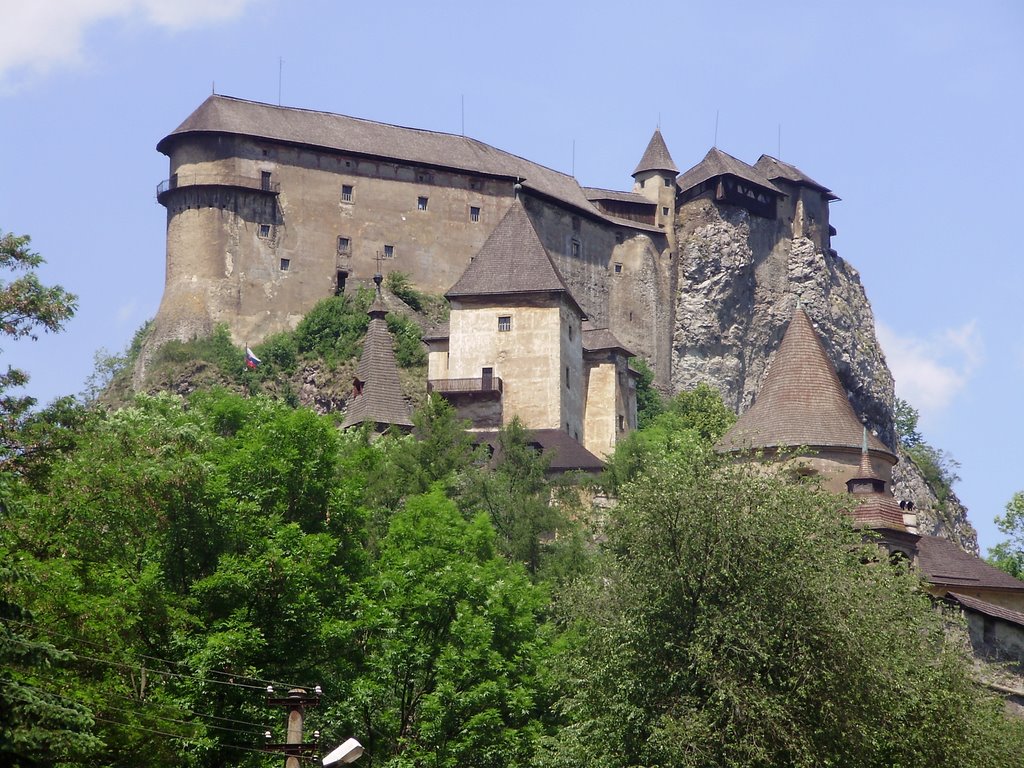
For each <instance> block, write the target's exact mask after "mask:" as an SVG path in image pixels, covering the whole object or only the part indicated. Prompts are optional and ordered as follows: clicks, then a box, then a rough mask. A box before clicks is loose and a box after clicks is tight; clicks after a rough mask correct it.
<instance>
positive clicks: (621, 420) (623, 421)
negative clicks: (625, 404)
mask: <svg viewBox="0 0 1024 768" xmlns="http://www.w3.org/2000/svg"><path fill="white" fill-rule="evenodd" d="M625 431H626V417H625V416H623V415H622V414H621V413H620V414H619V432H625Z"/></svg>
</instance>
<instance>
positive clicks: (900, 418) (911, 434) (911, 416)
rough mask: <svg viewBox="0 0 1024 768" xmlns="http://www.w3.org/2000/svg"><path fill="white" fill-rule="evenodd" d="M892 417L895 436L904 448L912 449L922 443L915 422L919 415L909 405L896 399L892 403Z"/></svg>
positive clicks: (922, 439) (899, 398)
mask: <svg viewBox="0 0 1024 768" xmlns="http://www.w3.org/2000/svg"><path fill="white" fill-rule="evenodd" d="M892 415H893V420H894V421H895V426H896V436H897V437H899V440H900V443H901V444H902V445H903V447H904V448H913V447H914V446H916V445H920V444H921V443H922V442H923V441H924V438H922V437H921V433H920V432H919V431H918V429H917V422H918V419H920V417H921V415H920V414H919V413H918V411H917V409H916V408H914V407H913V406H912V405H911V404H910V403H908V402H907V401H906V400H904V399H903V398H902V397H897V398H896V401H895V402H894V403H893V408H892Z"/></svg>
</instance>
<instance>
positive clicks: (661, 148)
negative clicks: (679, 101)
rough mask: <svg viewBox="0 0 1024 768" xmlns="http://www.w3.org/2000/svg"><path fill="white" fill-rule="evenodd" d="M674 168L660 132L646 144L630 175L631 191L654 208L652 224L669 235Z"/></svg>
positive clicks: (673, 205)
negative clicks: (654, 206)
mask: <svg viewBox="0 0 1024 768" xmlns="http://www.w3.org/2000/svg"><path fill="white" fill-rule="evenodd" d="M678 174H679V169H678V168H676V164H675V162H673V160H672V155H671V154H669V151H668V147H667V146H666V145H665V139H664V137H663V136H662V135H661V130H660V129H655V131H654V135H653V136H651V140H650V141H649V142H648V143H647V149H646V150H644V155H643V157H641V158H640V162H639V163H638V164H637V166H636V170H634V171H633V191H634V192H636V193H637V194H639V195H643V196H644V197H646V198H647V199H648V200H650V201H651V202H652V203H655V204H656V205H657V210H656V211H655V214H654V221H655V223H656V224H657V225H658V226H659V227H664V228H666V229H668V230H670V231H671V229H672V226H671V222H672V221H673V219H674V217H675V212H676V176H677V175H678Z"/></svg>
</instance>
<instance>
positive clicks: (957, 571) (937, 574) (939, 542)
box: [917, 536, 1024, 592]
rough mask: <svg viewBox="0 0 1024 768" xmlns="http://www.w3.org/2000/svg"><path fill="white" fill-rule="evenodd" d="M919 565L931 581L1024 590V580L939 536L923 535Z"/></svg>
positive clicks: (919, 551)
mask: <svg viewBox="0 0 1024 768" xmlns="http://www.w3.org/2000/svg"><path fill="white" fill-rule="evenodd" d="M917 565H918V567H919V568H920V569H921V571H922V572H923V573H924V576H925V579H927V580H928V582H929V583H931V584H937V585H947V586H958V587H976V588H978V589H995V590H1000V591H1005V590H1012V591H1015V592H1024V581H1020V580H1018V579H1015V578H1013V576H1011V575H1010V574H1008V573H1006V572H1005V571H1001V570H999V569H998V568H996V567H994V566H991V565H989V564H988V563H986V562H985V561H984V560H982V559H981V558H980V557H977V556H975V555H972V554H969V553H967V552H964V551H963V550H962V549H960V547H958V546H957V545H956V544H954V543H953V542H952V541H950V540H949V539H943V538H940V537H938V536H922V537H921V540H920V541H919V542H918V545H917Z"/></svg>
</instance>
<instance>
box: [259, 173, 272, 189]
mask: <svg viewBox="0 0 1024 768" xmlns="http://www.w3.org/2000/svg"><path fill="white" fill-rule="evenodd" d="M260 189H262V190H263V191H264V192H269V191H270V171H260Z"/></svg>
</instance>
